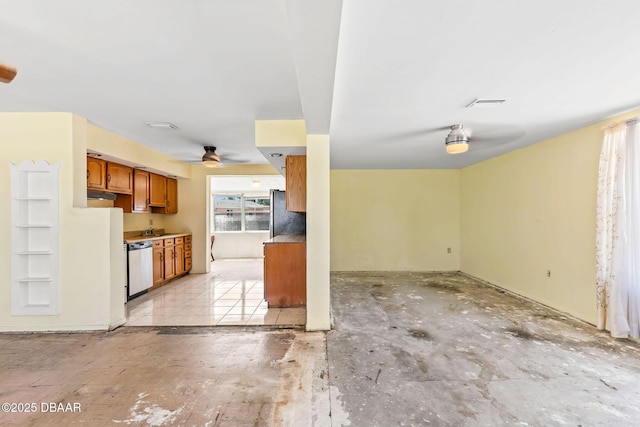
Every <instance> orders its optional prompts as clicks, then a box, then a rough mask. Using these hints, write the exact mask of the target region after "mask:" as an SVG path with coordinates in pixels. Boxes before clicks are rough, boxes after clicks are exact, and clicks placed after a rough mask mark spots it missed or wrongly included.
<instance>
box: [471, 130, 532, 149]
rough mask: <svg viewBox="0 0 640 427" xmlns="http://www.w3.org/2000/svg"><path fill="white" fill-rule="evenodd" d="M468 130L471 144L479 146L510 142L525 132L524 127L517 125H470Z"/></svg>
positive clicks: (495, 145)
mask: <svg viewBox="0 0 640 427" xmlns="http://www.w3.org/2000/svg"><path fill="white" fill-rule="evenodd" d="M467 130H468V135H469V143H470V145H472V146H477V147H478V148H480V147H484V146H490V147H497V146H500V145H504V144H508V143H510V142H513V141H515V140H517V139H519V138H521V137H523V136H524V134H525V131H524V129H522V128H521V127H519V126H515V125H469V126H468V128H467Z"/></svg>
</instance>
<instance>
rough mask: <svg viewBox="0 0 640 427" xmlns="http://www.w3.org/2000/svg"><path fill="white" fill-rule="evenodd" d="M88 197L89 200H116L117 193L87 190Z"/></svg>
mask: <svg viewBox="0 0 640 427" xmlns="http://www.w3.org/2000/svg"><path fill="white" fill-rule="evenodd" d="M87 199H89V200H115V199H116V195H115V194H113V193H103V192H102V191H87Z"/></svg>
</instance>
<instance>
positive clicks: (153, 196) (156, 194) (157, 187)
mask: <svg viewBox="0 0 640 427" xmlns="http://www.w3.org/2000/svg"><path fill="white" fill-rule="evenodd" d="M149 194H150V196H149V206H154V207H161V208H164V207H165V206H166V200H167V177H166V176H162V175H156V174H155V173H150V174H149Z"/></svg>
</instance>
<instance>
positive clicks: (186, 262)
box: [184, 258, 191, 271]
mask: <svg viewBox="0 0 640 427" xmlns="http://www.w3.org/2000/svg"><path fill="white" fill-rule="evenodd" d="M184 270H185V271H189V270H191V258H185V259H184Z"/></svg>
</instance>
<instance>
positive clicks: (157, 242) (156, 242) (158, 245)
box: [153, 239, 163, 248]
mask: <svg viewBox="0 0 640 427" xmlns="http://www.w3.org/2000/svg"><path fill="white" fill-rule="evenodd" d="M162 243H163V240H162V239H160V240H154V241H153V247H154V248H161V247H162Z"/></svg>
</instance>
